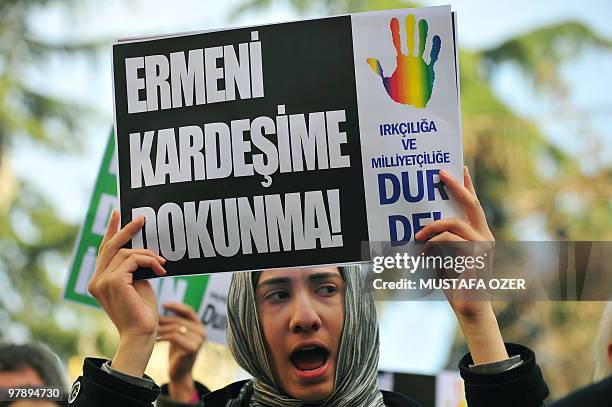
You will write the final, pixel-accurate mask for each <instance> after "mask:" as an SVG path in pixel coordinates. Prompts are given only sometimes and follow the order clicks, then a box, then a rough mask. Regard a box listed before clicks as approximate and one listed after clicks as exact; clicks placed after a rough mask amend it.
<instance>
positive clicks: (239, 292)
mask: <svg viewBox="0 0 612 407" xmlns="http://www.w3.org/2000/svg"><path fill="white" fill-rule="evenodd" d="M340 269H341V272H342V276H343V278H344V282H345V284H346V290H345V295H344V306H345V312H344V329H343V330H342V337H341V339H340V349H339V352H338V361H337V366H336V379H335V386H334V390H333V391H332V393H331V394H330V395H329V397H328V398H327V399H325V400H323V401H322V402H320V403H318V404H317V405H318V406H320V407H346V406H359V407H384V402H383V398H382V393H381V392H380V390H379V389H378V384H377V369H378V356H379V339H378V321H377V319H376V308H375V306H374V299H373V298H372V295H371V294H370V292H369V291H368V290H366V288H365V279H364V277H363V275H362V274H361V273H360V267H359V266H350V267H341V268H340ZM254 275H255V273H234V275H233V276H232V282H231V285H230V290H229V295H228V301H227V311H228V313H227V316H228V322H229V324H228V330H227V342H228V345H229V348H230V351H231V352H232V355H233V356H234V359H235V360H236V362H237V363H238V364H239V365H240V366H241V367H242V368H243V369H244V370H246V371H247V372H248V373H250V374H251V376H253V379H252V380H250V381H248V382H247V383H246V384H245V385H244V386H243V387H242V389H241V390H240V394H239V395H238V397H237V398H235V399H231V400H229V401H228V402H227V403H226V407H238V406H244V405H248V406H250V407H298V406H305V405H312V404H313V403H312V402H305V401H303V400H297V399H294V398H292V397H290V396H288V395H287V394H285V393H284V392H283V391H282V390H281V389H280V387H279V385H278V383H276V381H275V380H274V375H273V374H272V369H271V368H270V362H269V358H268V355H267V351H266V344H265V339H264V336H263V333H262V330H261V325H260V323H259V318H258V317H257V306H256V302H255V288H254V284H253V276H254Z"/></svg>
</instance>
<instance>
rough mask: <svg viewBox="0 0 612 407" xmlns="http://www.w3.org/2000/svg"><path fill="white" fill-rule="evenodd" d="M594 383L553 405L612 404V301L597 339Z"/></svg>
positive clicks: (606, 406)
mask: <svg viewBox="0 0 612 407" xmlns="http://www.w3.org/2000/svg"><path fill="white" fill-rule="evenodd" d="M594 356H595V370H594V376H593V379H594V381H595V383H594V384H591V385H590V386H586V387H584V388H582V389H580V390H577V391H575V392H573V393H571V394H570V395H569V396H567V397H565V398H563V399H561V400H559V401H557V402H555V403H553V404H552V405H551V407H573V406H589V407H609V406H612V302H608V305H607V306H606V308H605V309H604V312H603V316H602V318H601V321H600V323H599V331H598V333H597V339H596V340H595V355H594Z"/></svg>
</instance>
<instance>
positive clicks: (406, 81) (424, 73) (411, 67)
mask: <svg viewBox="0 0 612 407" xmlns="http://www.w3.org/2000/svg"><path fill="white" fill-rule="evenodd" d="M414 23H415V18H414V14H408V16H406V41H407V44H408V54H407V55H404V54H403V53H402V46H401V40H400V27H399V20H398V19H397V18H393V19H391V24H390V26H391V35H392V36H393V45H394V46H395V51H396V52H397V67H396V69H395V72H393V75H391V76H389V77H387V76H385V75H384V73H383V69H382V67H381V66H380V62H379V61H378V59H376V58H368V60H367V61H368V64H369V65H370V68H372V71H374V73H376V74H377V75H378V76H380V77H381V79H382V82H383V85H384V87H385V89H386V91H387V93H388V94H389V96H390V97H391V99H393V100H394V101H396V102H398V103H401V104H403V105H411V106H414V107H417V108H424V107H425V106H427V102H429V99H430V98H431V93H432V91H433V85H434V80H435V79H436V74H435V72H434V65H435V63H436V61H437V60H438V56H439V55H440V46H441V42H442V41H441V40H440V37H439V36H438V35H435V36H434V37H433V39H432V47H431V54H430V62H429V64H427V63H426V62H425V61H424V60H423V53H424V52H425V43H426V42H427V30H428V26H427V21H425V20H420V21H419V53H418V55H417V56H414Z"/></svg>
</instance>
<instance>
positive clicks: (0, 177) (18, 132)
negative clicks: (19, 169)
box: [0, 0, 96, 356]
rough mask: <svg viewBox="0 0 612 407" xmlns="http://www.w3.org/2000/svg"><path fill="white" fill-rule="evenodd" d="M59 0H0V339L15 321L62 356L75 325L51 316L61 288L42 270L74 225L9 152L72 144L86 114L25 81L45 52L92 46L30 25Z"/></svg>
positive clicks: (59, 254) (65, 246) (56, 257)
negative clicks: (54, 39)
mask: <svg viewBox="0 0 612 407" xmlns="http://www.w3.org/2000/svg"><path fill="white" fill-rule="evenodd" d="M61 4H62V2H59V1H52V0H25V1H23V0H21V1H16V0H5V1H2V2H0V282H1V283H0V285H2V288H1V289H0V323H1V324H2V326H3V329H2V330H0V340H2V339H6V338H7V337H10V336H9V335H10V333H11V332H12V331H14V330H15V329H17V330H19V328H21V330H22V331H24V330H25V333H26V334H27V332H28V331H29V333H30V334H31V337H32V338H34V339H36V340H39V341H42V342H46V343H47V344H49V345H50V346H51V348H52V349H54V350H55V351H56V352H58V353H59V354H60V355H62V356H67V355H71V354H73V353H74V351H75V349H76V346H77V338H78V332H71V331H69V330H64V329H62V328H61V327H60V325H58V321H57V320H56V319H55V318H54V315H55V313H56V311H57V310H58V309H59V308H60V294H61V292H60V291H61V290H60V288H59V287H58V286H57V285H56V284H53V283H52V282H51V281H50V278H49V273H50V270H52V269H53V266H51V265H52V264H54V263H58V262H59V263H63V262H64V261H65V259H66V258H67V256H68V254H69V252H70V249H71V246H72V242H73V240H74V238H75V236H76V233H77V227H76V225H72V224H68V223H66V222H65V221H63V220H62V219H61V218H60V217H59V216H58V215H57V210H56V208H54V207H53V205H52V204H51V202H50V200H49V199H48V197H46V196H44V195H43V194H41V193H40V192H39V191H37V190H36V189H35V187H34V186H32V185H30V184H28V183H27V182H26V181H25V180H22V179H18V178H17V177H16V176H15V175H14V174H13V172H12V171H11V167H10V161H9V159H8V157H9V156H10V152H11V150H12V149H13V147H15V146H16V145H17V144H18V143H20V142H23V141H24V140H29V141H30V142H32V143H34V144H35V145H36V146H39V147H42V148H45V149H47V150H49V151H66V150H67V149H70V148H71V149H72V151H78V146H79V142H78V139H77V137H76V135H77V134H78V133H77V131H78V130H80V127H79V120H80V117H81V115H83V114H85V113H88V114H91V112H90V111H89V110H88V109H85V108H83V107H81V106H78V105H75V104H72V103H69V102H67V101H65V100H62V99H60V98H58V97H55V96H51V95H48V94H45V93H43V91H41V90H40V89H36V88H33V87H32V86H30V85H29V84H28V79H29V77H30V76H29V73H30V72H31V71H32V70H36V69H38V70H39V71H40V70H43V71H44V67H45V64H46V63H47V62H48V61H49V58H52V57H55V56H57V55H61V54H78V53H83V52H92V51H93V50H95V46H96V44H92V43H70V44H67V43H61V44H58V43H51V42H49V41H47V40H45V39H43V38H41V37H40V36H39V35H38V34H37V33H36V31H35V30H34V29H33V27H32V25H31V21H32V14H33V13H34V12H36V11H39V10H41V9H42V8H44V7H50V6H52V5H61ZM69 5H70V2H68V6H69ZM71 145H72V146H74V145H76V146H77V148H74V147H69V146H71ZM59 181H60V180H58V182H59ZM7 328H8V329H7Z"/></svg>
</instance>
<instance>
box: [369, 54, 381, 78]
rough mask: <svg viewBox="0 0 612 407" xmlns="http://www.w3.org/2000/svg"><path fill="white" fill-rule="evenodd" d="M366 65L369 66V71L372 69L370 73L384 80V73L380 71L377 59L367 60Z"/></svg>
mask: <svg viewBox="0 0 612 407" xmlns="http://www.w3.org/2000/svg"><path fill="white" fill-rule="evenodd" d="M368 65H370V69H372V71H373V72H374V73H375V74H376V75H378V76H380V77H381V78H384V73H383V70H382V66H380V61H378V59H376V58H368Z"/></svg>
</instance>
